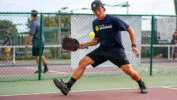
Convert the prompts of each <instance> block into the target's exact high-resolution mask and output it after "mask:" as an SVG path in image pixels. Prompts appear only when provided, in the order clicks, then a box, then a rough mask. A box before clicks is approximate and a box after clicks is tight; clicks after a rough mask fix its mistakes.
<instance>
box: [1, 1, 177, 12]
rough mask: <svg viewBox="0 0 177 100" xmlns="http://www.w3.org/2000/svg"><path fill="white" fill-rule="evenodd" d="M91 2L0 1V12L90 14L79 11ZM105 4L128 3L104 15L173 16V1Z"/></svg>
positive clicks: (108, 9) (107, 8) (107, 10)
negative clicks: (36, 11)
mask: <svg viewBox="0 0 177 100" xmlns="http://www.w3.org/2000/svg"><path fill="white" fill-rule="evenodd" d="M92 1H93V0H0V12H30V11H31V10H32V9H36V10H38V11H39V12H58V11H59V10H61V8H62V7H68V9H66V10H63V11H64V12H70V11H71V10H74V13H92V12H91V11H90V10H79V9H80V8H90V4H91V2H92ZM101 1H102V2H103V3H105V4H109V5H115V4H122V3H125V2H128V4H129V5H130V6H129V7H128V8H126V7H120V6H119V7H108V6H105V8H106V13H112V14H127V9H128V14H158V15H175V10H174V0H101Z"/></svg>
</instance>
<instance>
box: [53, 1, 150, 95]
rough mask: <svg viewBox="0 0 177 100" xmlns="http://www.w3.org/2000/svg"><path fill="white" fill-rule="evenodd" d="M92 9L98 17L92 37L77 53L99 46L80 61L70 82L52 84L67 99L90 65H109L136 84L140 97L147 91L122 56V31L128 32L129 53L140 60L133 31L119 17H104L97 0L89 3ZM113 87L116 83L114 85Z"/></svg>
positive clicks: (94, 23)
mask: <svg viewBox="0 0 177 100" xmlns="http://www.w3.org/2000/svg"><path fill="white" fill-rule="evenodd" d="M91 9H92V11H93V13H94V14H95V16H96V17H97V18H96V19H95V20H93V22H92V26H93V31H94V33H95V37H94V38H93V39H92V40H91V41H88V42H85V43H81V44H80V49H83V48H84V47H86V46H94V45H97V44H98V43H100V46H99V47H98V48H96V49H95V50H93V51H92V52H90V53H88V54H87V55H86V56H85V57H83V58H82V59H81V60H80V62H79V64H78V67H77V68H76V70H75V71H74V73H73V74H72V76H71V78H70V80H69V81H68V82H67V83H65V82H63V81H62V79H61V81H59V80H58V79H56V78H54V79H53V82H54V84H55V86H56V87H57V88H59V89H60V91H61V92H62V93H63V94H64V95H67V94H68V92H69V91H70V89H71V87H72V86H73V85H74V84H75V82H76V81H77V80H78V79H80V78H81V76H82V75H83V73H84V71H85V69H86V67H87V66H88V65H92V66H93V67H94V68H95V67H96V66H98V65H99V64H101V63H103V62H105V61H108V60H109V61H111V62H112V63H113V64H115V65H116V66H117V67H119V68H120V69H122V71H123V72H124V73H126V74H127V75H128V76H130V77H131V78H132V79H133V80H134V81H136V82H137V83H138V85H139V88H140V93H147V92H148V90H147V88H146V86H145V83H144V82H143V81H142V79H141V77H140V75H139V74H138V72H137V71H135V70H134V69H133V68H132V66H131V65H130V62H129V61H128V58H127V56H126V54H125V51H124V47H123V44H122V38H121V31H127V33H129V36H130V40H131V43H132V44H131V45H130V46H131V47H132V51H133V52H134V53H135V55H136V56H137V57H139V56H140V53H139V51H138V49H137V48H136V38H135V33H134V31H133V29H132V28H131V27H130V26H129V25H128V24H127V23H125V22H124V21H123V20H121V19H119V18H118V17H115V16H112V15H109V14H105V10H106V9H105V8H104V6H103V4H102V2H101V1H100V0H95V1H93V2H92V3H91ZM115 84H116V83H115Z"/></svg>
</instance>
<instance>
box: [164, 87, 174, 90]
mask: <svg viewBox="0 0 177 100" xmlns="http://www.w3.org/2000/svg"><path fill="white" fill-rule="evenodd" d="M162 88H165V89H172V90H177V88H173V87H172V86H162Z"/></svg>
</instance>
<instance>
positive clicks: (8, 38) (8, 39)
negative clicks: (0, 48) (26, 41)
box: [3, 36, 12, 45]
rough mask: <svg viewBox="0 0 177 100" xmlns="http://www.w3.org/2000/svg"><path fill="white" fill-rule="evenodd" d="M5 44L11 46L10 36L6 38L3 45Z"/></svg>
mask: <svg viewBox="0 0 177 100" xmlns="http://www.w3.org/2000/svg"><path fill="white" fill-rule="evenodd" d="M7 42H9V44H8V45H12V38H11V36H6V38H5V41H4V43H3V45H5V44H6V43H7Z"/></svg>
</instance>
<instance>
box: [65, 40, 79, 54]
mask: <svg viewBox="0 0 177 100" xmlns="http://www.w3.org/2000/svg"><path fill="white" fill-rule="evenodd" d="M62 48H63V49H65V50H67V51H76V50H77V49H78V48H79V41H78V40H76V39H74V38H69V37H66V38H64V39H63V41H62Z"/></svg>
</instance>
